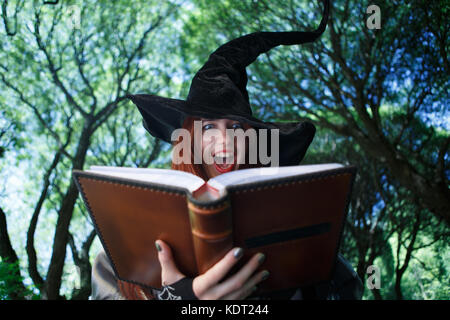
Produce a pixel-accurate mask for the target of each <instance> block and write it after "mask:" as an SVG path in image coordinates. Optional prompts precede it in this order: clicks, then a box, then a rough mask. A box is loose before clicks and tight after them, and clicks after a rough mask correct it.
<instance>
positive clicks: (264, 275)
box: [261, 270, 270, 280]
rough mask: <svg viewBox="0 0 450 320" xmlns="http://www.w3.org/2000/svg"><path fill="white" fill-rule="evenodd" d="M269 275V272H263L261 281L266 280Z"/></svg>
mask: <svg viewBox="0 0 450 320" xmlns="http://www.w3.org/2000/svg"><path fill="white" fill-rule="evenodd" d="M269 275H270V272H269V271H267V270H265V271H264V272H263V274H262V277H261V280H266V279H267V278H268V277H269Z"/></svg>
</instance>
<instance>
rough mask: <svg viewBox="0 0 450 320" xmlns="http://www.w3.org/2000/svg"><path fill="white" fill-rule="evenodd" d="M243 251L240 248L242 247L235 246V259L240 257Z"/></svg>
mask: <svg viewBox="0 0 450 320" xmlns="http://www.w3.org/2000/svg"><path fill="white" fill-rule="evenodd" d="M243 253H244V250H242V248H237V249H236V250H234V253H233V255H234V257H235V258H236V259H239V258H240V257H242V254H243Z"/></svg>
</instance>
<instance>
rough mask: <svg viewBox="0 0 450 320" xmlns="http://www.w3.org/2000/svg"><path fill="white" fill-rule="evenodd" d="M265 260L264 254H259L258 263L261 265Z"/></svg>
mask: <svg viewBox="0 0 450 320" xmlns="http://www.w3.org/2000/svg"><path fill="white" fill-rule="evenodd" d="M264 260H266V255H265V254H264V253H260V254H259V257H258V263H259V264H262V263H263V262H264Z"/></svg>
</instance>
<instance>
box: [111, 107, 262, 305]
mask: <svg viewBox="0 0 450 320" xmlns="http://www.w3.org/2000/svg"><path fill="white" fill-rule="evenodd" d="M195 120H201V119H200V118H196V117H190V116H188V117H186V118H185V120H184V122H183V127H182V128H183V129H186V130H188V131H189V134H190V137H194V121H195ZM242 126H243V129H244V131H245V130H247V129H250V128H252V127H251V126H250V125H249V124H247V123H242ZM181 137H182V136H180V137H179V139H178V140H176V141H174V142H173V146H175V145H177V144H178V143H180V142H181V141H182V138H181ZM247 151H248V144H247V143H246V155H247V154H248V152H247ZM176 156H178V155H176V154H175V152H174V153H173V154H172V169H173V170H180V171H184V172H189V173H192V174H195V175H196V176H198V177H200V178H202V179H203V180H205V181H207V180H208V179H209V177H208V176H207V174H206V172H205V170H204V168H203V165H202V164H195V163H194V139H191V159H190V160H191V161H190V163H184V162H180V161H174V160H175V157H176ZM179 156H180V157H182V154H180V155H179ZM177 162H179V163H177ZM247 162H248V159H246V163H245V164H242V165H241V166H240V167H239V170H240V169H248V168H258V167H262V165H261V164H260V163H259V162H258V163H256V164H248V163H247ZM118 284H119V290H120V292H121V294H122V295H123V296H124V297H125V298H126V299H127V300H148V299H155V297H154V296H153V294H152V293H151V291H150V290H149V289H146V288H143V287H141V286H139V285H137V284H132V283H128V282H125V281H121V280H118Z"/></svg>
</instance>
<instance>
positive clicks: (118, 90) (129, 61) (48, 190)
mask: <svg viewBox="0 0 450 320" xmlns="http://www.w3.org/2000/svg"><path fill="white" fill-rule="evenodd" d="M73 5H75V6H77V8H78V9H79V13H80V16H79V19H80V20H79V26H77V25H74V24H73V23H72V21H71V20H70V19H72V18H73V17H71V16H68V12H67V8H66V7H65V5H64V4H55V5H52V6H48V5H47V6H46V5H44V4H41V3H38V2H32V3H24V4H21V7H20V8H21V10H20V12H16V13H15V17H16V18H17V15H18V14H20V16H21V17H22V18H23V17H26V19H25V20H26V21H28V23H27V24H26V25H25V26H22V27H21V28H20V29H17V30H16V31H15V32H14V36H11V37H8V38H4V36H3V35H2V38H3V39H2V41H1V42H2V45H1V46H2V49H3V54H2V56H1V59H0V60H1V63H0V80H1V82H0V83H1V84H2V86H3V88H5V89H6V90H5V91H3V90H2V95H5V94H7V95H8V97H9V99H5V101H4V103H5V104H6V108H7V110H9V111H8V112H10V113H14V110H17V109H15V106H19V107H20V111H16V113H19V112H22V113H25V114H27V121H28V122H27V123H28V125H27V126H26V127H25V128H24V130H26V132H27V134H28V135H31V136H33V135H34V137H33V138H32V139H31V140H32V143H34V144H39V143H42V140H46V142H47V144H46V148H44V147H43V149H46V150H42V152H43V156H42V157H41V159H42V163H41V164H38V163H37V161H36V162H35V165H36V166H39V167H40V168H39V169H37V170H38V172H42V175H41V177H42V178H41V179H42V180H41V186H40V194H39V196H38V197H37V201H36V203H35V206H34V212H33V214H32V218H31V220H30V224H29V228H28V234H27V246H26V247H27V248H26V249H27V256H28V271H29V275H30V277H31V278H32V280H33V282H34V284H35V286H36V287H37V288H40V289H41V293H42V296H43V298H46V299H57V298H61V296H60V288H61V281H62V276H63V268H64V265H65V261H66V247H67V246H68V245H69V247H70V248H71V250H72V256H73V260H74V262H75V264H76V265H77V266H78V267H79V268H80V271H81V284H82V288H80V290H77V291H76V292H74V297H75V298H84V299H86V298H87V297H88V296H89V294H90V262H89V249H90V246H91V244H92V242H93V240H94V237H95V233H94V231H93V229H92V227H91V229H90V231H88V234H87V235H86V237H85V239H84V240H82V241H81V242H82V245H81V246H80V247H81V248H80V249H77V244H76V242H77V241H76V240H77V239H76V237H74V235H72V234H71V233H70V229H69V227H70V225H71V221H72V220H73V217H74V212H77V210H76V203H77V199H78V191H77V188H76V186H75V184H74V182H73V180H72V179H71V175H70V173H71V170H72V169H83V168H84V166H85V165H86V164H87V163H95V162H96V160H95V158H91V157H90V152H92V150H96V149H98V148H99V146H98V145H96V143H93V141H95V140H98V139H99V137H98V135H99V133H100V132H101V130H102V126H104V125H105V124H107V123H108V121H109V119H110V118H111V117H112V116H113V115H114V114H115V113H117V112H118V110H119V109H120V108H121V107H124V106H125V102H126V99H125V96H126V94H128V93H131V92H136V91H139V90H143V91H144V90H145V91H146V92H149V91H153V92H158V91H159V90H160V88H161V87H162V86H163V85H164V82H163V81H162V80H157V81H155V80H153V81H152V77H153V76H154V75H159V74H164V73H167V72H170V68H171V66H168V65H167V64H166V65H163V64H159V63H158V59H159V54H160V51H159V48H158V47H157V46H155V44H156V43H162V41H164V40H166V39H167V38H169V37H170V36H171V30H170V29H168V28H167V26H168V23H169V22H170V21H171V19H172V18H173V16H174V14H175V13H176V9H177V7H178V4H177V3H175V2H173V3H172V2H166V3H164V4H162V3H159V2H157V1H155V2H148V1H141V2H139V3H135V4H134V5H133V6H129V4H128V2H126V1H120V2H114V3H109V2H102V3H101V4H97V3H96V2H95V1H83V2H81V1H80V2H74V3H73ZM99 6H100V7H99ZM2 12H3V13H5V11H2ZM78 27H79V28H78ZM164 37H165V38H164ZM150 42H152V43H153V45H149V43H150ZM160 48H163V46H161V47H160ZM149 58H151V59H149ZM149 84H150V85H149ZM144 88H145V89H144ZM133 110H134V108H133ZM136 115H137V114H136V112H135V113H134V114H130V112H128V116H126V117H125V116H124V117H122V118H121V119H120V120H119V121H121V123H122V125H123V127H124V128H128V129H130V127H131V126H132V125H135V124H136V121H134V122H128V123H127V122H125V123H124V122H123V121H129V119H130V118H132V117H136ZM116 121H117V120H116ZM116 125H117V122H116ZM139 127H141V126H139ZM130 130H134V131H135V130H138V129H137V128H134V129H130ZM133 134H134V133H133ZM121 138H122V137H121ZM141 141H142V139H141ZM121 142H123V140H122V141H121ZM143 142H144V143H143V144H142V145H139V146H138V148H137V150H136V151H135V152H134V153H133V152H129V153H128V154H126V155H122V157H123V161H122V163H127V164H128V163H129V162H130V161H133V162H134V163H139V164H146V165H149V164H150V163H152V162H153V161H154V160H155V159H156V158H157V157H158V155H159V151H160V146H159V142H157V141H153V140H150V139H146V140H143ZM101 143H102V142H99V144H101ZM119 143H120V142H119ZM152 144H153V151H154V152H153V153H151V152H150V154H151V157H149V152H148V151H149V150H151V149H152ZM27 147H30V146H29V145H28V146H27ZM109 151H111V150H109ZM52 154H53V155H52ZM50 159H51V160H50ZM36 160H37V159H36ZM49 210H50V211H52V210H56V211H57V221H56V224H55V229H54V237H53V245H52V251H51V258H50V261H49V263H48V268H47V271H46V274H44V275H43V274H42V273H41V272H39V268H38V261H37V260H38V253H37V252H36V249H35V238H34V235H35V232H36V228H37V226H38V221H39V219H40V218H42V216H41V215H43V214H44V215H45V214H46V213H47V212H48V211H49ZM85 218H86V217H84V219H85ZM5 222H6V220H5ZM1 227H2V230H1V231H2V234H4V235H7V230H6V223H5V224H4V225H3V224H2V225H1ZM11 248H12V247H11ZM2 257H3V258H4V256H3V254H2Z"/></svg>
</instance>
